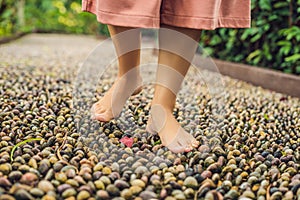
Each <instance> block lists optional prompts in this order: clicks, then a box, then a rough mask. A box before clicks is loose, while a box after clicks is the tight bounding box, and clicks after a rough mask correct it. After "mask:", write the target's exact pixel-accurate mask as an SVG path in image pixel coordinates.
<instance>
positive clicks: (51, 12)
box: [0, 0, 99, 36]
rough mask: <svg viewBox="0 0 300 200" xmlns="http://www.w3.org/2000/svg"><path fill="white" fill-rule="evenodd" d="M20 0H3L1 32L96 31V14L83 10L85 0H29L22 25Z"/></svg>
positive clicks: (0, 21)
mask: <svg viewBox="0 0 300 200" xmlns="http://www.w3.org/2000/svg"><path fill="white" fill-rule="evenodd" d="M17 2H18V1H13V0H0V6H1V7H0V11H1V12H0V36H4V35H9V34H13V33H16V32H27V31H32V30H39V31H44V32H53V31H54V32H65V33H96V32H97V29H98V26H99V24H98V23H97V21H96V18H95V16H94V15H91V14H89V13H85V12H82V11H81V0H43V1H40V0H26V1H25V6H24V8H23V9H24V18H25V19H24V21H25V25H24V26H22V27H20V26H18V15H17V10H18V7H17Z"/></svg>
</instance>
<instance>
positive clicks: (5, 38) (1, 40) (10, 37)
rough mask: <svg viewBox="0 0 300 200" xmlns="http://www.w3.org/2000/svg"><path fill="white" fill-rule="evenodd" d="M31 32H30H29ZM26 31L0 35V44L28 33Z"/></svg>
mask: <svg viewBox="0 0 300 200" xmlns="http://www.w3.org/2000/svg"><path fill="white" fill-rule="evenodd" d="M29 33H31V32H29ZM29 33H28V32H22V33H16V34H14V35H11V36H6V37H1V38H0V45H1V44H6V43H9V42H12V41H14V40H17V39H19V38H21V37H23V36H25V35H27V34H29Z"/></svg>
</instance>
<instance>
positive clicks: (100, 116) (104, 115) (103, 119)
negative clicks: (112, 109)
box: [94, 112, 112, 122]
mask: <svg viewBox="0 0 300 200" xmlns="http://www.w3.org/2000/svg"><path fill="white" fill-rule="evenodd" d="M94 119H95V120H98V121H100V122H108V121H110V120H111V119H112V118H111V116H110V115H109V113H107V112H104V113H100V114H95V115H94Z"/></svg>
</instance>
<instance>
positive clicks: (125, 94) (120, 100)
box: [91, 73, 142, 122]
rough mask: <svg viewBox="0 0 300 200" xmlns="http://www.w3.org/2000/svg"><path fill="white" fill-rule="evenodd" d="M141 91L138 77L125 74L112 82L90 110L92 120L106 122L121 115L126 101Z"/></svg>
mask: <svg viewBox="0 0 300 200" xmlns="http://www.w3.org/2000/svg"><path fill="white" fill-rule="evenodd" d="M141 90H142V78H141V77H140V75H137V76H136V75H134V76H133V74H130V73H127V75H126V76H122V77H120V78H118V79H116V81H115V82H114V84H113V85H112V87H111V88H110V89H109V90H108V91H107V92H106V94H105V95H104V96H103V97H102V98H101V99H100V100H99V101H98V102H96V103H95V104H94V105H93V106H92V108H91V114H92V119H95V120H98V121H102V122H107V121H110V120H112V119H113V118H116V117H118V116H119V114H120V113H121V111H122V109H123V107H124V105H125V103H126V101H127V99H128V98H129V97H130V96H131V95H135V94H138V93H139V92H140V91H141Z"/></svg>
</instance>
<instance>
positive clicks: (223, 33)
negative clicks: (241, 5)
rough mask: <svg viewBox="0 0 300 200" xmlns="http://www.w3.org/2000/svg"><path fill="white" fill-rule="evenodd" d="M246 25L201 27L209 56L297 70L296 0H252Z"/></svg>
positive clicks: (299, 23)
mask: <svg viewBox="0 0 300 200" xmlns="http://www.w3.org/2000/svg"><path fill="white" fill-rule="evenodd" d="M251 3H252V11H251V13H252V24H251V28H248V29H223V28H222V29H217V30H214V31H203V37H202V39H201V41H200V44H201V45H202V46H203V47H204V48H205V50H206V51H207V53H208V54H210V55H211V56H212V57H215V58H219V59H222V60H228V61H233V62H242V63H246V64H250V65H258V66H263V67H267V68H272V69H276V70H281V71H284V72H286V73H293V74H300V0H297V1H296V0H252V1H251Z"/></svg>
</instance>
